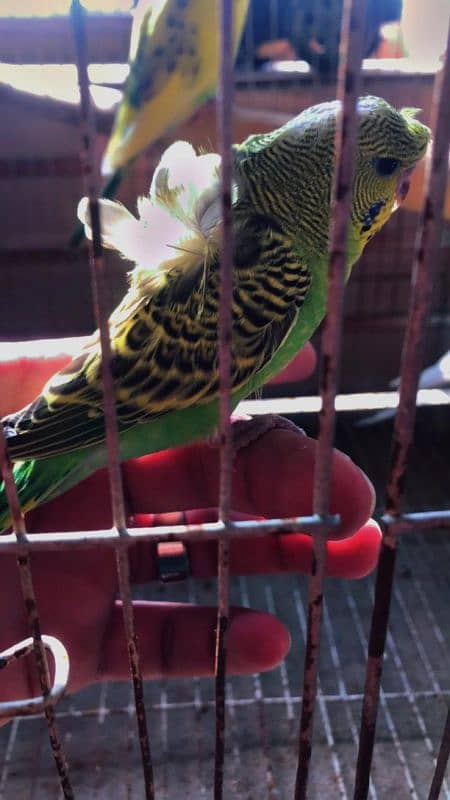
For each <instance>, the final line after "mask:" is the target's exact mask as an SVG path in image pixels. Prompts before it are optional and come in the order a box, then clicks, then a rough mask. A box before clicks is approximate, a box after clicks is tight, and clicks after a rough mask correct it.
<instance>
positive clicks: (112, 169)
mask: <svg viewBox="0 0 450 800" xmlns="http://www.w3.org/2000/svg"><path fill="white" fill-rule="evenodd" d="M219 2H220V0H141V2H140V3H139V5H138V7H137V9H136V11H135V18H134V22H133V27H132V32H131V43H130V53H129V63H130V73H129V75H128V78H127V80H126V82H125V86H124V90H123V97H122V100H121V102H120V105H119V107H118V109H117V113H116V118H115V121H114V125H113V129H112V132H111V136H110V138H109V141H108V144H107V146H106V150H105V153H104V155H103V160H102V173H103V175H105V176H108V180H107V182H106V184H105V186H104V188H103V190H102V197H106V198H112V197H115V195H116V193H117V189H118V187H119V185H120V183H121V181H122V177H123V174H124V172H125V171H126V169H127V167H128V166H129V164H130V163H131V162H132V161H133V160H134V159H135V158H136V156H138V155H139V153H141V152H142V150H144V149H145V148H146V147H149V146H150V145H151V144H152V142H155V141H156V140H157V139H159V138H160V137H161V136H163V135H164V134H166V133H168V132H169V131H171V130H173V129H174V128H176V127H177V126H178V125H180V124H181V123H182V122H184V120H186V119H188V118H189V117H190V116H191V115H192V114H193V113H194V111H196V110H197V109H198V108H199V107H200V106H201V105H203V103H205V102H206V101H207V100H210V99H211V98H213V97H214V96H215V94H216V92H217V85H218V79H219V54H220V46H219V39H218V31H219ZM248 4H249V0H233V43H234V55H235V56H236V53H237V50H238V47H239V42H240V40H241V35H242V30H243V27H244V24H245V18H246V16H247V9H248ZM82 239H83V228H82V226H81V225H79V226H77V227H76V230H75V232H74V234H73V235H72V237H71V240H70V244H71V245H72V246H77V245H79V244H80V242H81V240H82Z"/></svg>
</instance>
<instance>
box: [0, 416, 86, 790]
mask: <svg viewBox="0 0 450 800" xmlns="http://www.w3.org/2000/svg"><path fill="white" fill-rule="evenodd" d="M0 464H1V475H2V478H3V481H4V484H5V492H6V496H7V498H8V505H9V508H10V512H11V518H12V526H13V530H14V533H15V535H16V537H17V541H18V542H20V541H23V540H24V538H25V536H26V528H25V520H24V517H23V514H22V511H21V508H20V503H19V498H18V495H17V489H16V484H15V481H14V476H13V472H12V468H11V463H10V460H9V457H8V453H7V449H6V441H5V435H4V433H3V427H2V426H1V425H0ZM17 566H18V569H19V576H20V587H21V590H22V595H23V600H24V605H25V610H26V614H27V618H28V625H29V627H30V630H31V635H32V637H33V651H34V657H35V662H36V668H37V672H38V677H39V684H40V687H41V694H42V696H43V697H44V699H45V698H47V697H48V696H49V695H50V692H51V682H50V673H49V669H48V661H47V654H46V652H45V647H44V643H43V641H42V632H41V623H40V620H39V611H38V605H37V600H36V594H35V591H34V583H33V575H32V572H31V559H30V554H29V552H28V551H27V550H26V549H25V548H24V549H23V552H21V553H20V554H19V555H18V556H17ZM44 714H45V719H46V722H47V727H48V734H49V739H50V747H51V750H52V754H53V758H54V760H55V764H56V769H57V771H58V775H59V780H60V783H61V790H62V793H63V795H64V797H65V800H73V798H74V794H73V789H72V785H71V782H70V777H69V768H68V765H67V760H66V756H65V753H64V748H63V746H62V743H61V740H60V737H59V732H58V727H57V724H56V718H55V711H54V708H53V705H51V704H49V705H46V706H45V709H44Z"/></svg>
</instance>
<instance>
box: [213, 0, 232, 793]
mask: <svg viewBox="0 0 450 800" xmlns="http://www.w3.org/2000/svg"><path fill="white" fill-rule="evenodd" d="M216 2H219V6H220V14H219V20H220V74H219V90H218V101H219V102H218V110H217V128H218V138H219V143H220V153H221V156H222V173H221V212H222V238H221V250H220V294H219V322H218V326H219V330H218V337H219V341H218V347H219V414H220V416H219V430H220V490H219V491H220V495H219V519H220V520H221V521H222V522H228V520H229V516H230V503H231V468H232V440H231V420H230V415H231V397H230V395H231V323H232V317H231V302H232V292H233V228H232V177H233V162H232V153H231V145H232V104H233V2H232V0H216ZM228 582H229V543H228V542H227V541H225V540H223V539H220V540H219V546H218V614H217V630H216V652H215V675H216V683H215V699H216V743H215V760H214V800H221V798H222V797H223V772H224V756H225V683H226V660H227V649H226V634H227V628H228V611H229V588H228Z"/></svg>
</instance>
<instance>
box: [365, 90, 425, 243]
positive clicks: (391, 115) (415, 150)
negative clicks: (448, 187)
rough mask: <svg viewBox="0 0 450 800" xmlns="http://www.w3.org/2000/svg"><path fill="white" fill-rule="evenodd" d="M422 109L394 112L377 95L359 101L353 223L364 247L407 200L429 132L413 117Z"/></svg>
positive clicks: (393, 109) (406, 109)
mask: <svg viewBox="0 0 450 800" xmlns="http://www.w3.org/2000/svg"><path fill="white" fill-rule="evenodd" d="M418 111H419V109H413V108H404V109H402V110H401V111H396V109H395V108H393V107H392V106H390V105H389V103H386V101H385V100H381V99H380V98H378V97H363V98H361V99H360V100H359V103H358V113H359V117H360V126H359V135H358V149H357V155H356V161H355V172H354V177H353V208H352V222H353V225H354V230H355V234H356V235H357V236H358V237H359V238H360V240H361V244H362V246H364V244H365V243H366V242H367V241H368V240H369V239H371V238H372V237H373V236H374V235H375V234H376V233H377V232H378V231H379V230H380V228H381V227H382V226H383V225H384V223H385V222H386V221H387V220H388V219H389V217H390V215H391V213H392V212H393V211H394V210H395V209H396V208H397V207H398V206H399V205H400V204H401V202H402V200H404V199H405V197H406V195H407V193H408V189H409V179H410V175H411V172H412V171H413V169H414V167H415V166H416V164H417V162H418V161H420V159H421V158H422V157H423V156H424V155H425V151H426V148H427V145H428V143H429V141H430V130H429V128H427V127H426V125H423V124H422V123H421V122H419V121H418V120H417V119H416V118H415V116H416V114H417V113H418Z"/></svg>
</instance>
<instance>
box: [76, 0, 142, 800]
mask: <svg viewBox="0 0 450 800" xmlns="http://www.w3.org/2000/svg"><path fill="white" fill-rule="evenodd" d="M71 16H72V26H73V31H74V37H75V45H76V60H77V73H78V83H79V87H80V113H81V128H82V140H83V151H82V164H83V176H84V180H85V185H86V189H87V193H88V198H89V215H90V222H91V228H92V245H91V246H90V247H89V261H90V267H91V284H92V291H93V302H94V312H95V317H96V322H97V325H98V328H99V332H100V345H101V354H102V366H101V377H102V387H103V408H104V419H105V435H106V447H107V452H108V474H109V481H110V491H111V503H112V511H113V523H114V527H115V529H116V530H117V531H118V533H119V537H120V538H121V537H122V536H124V535H125V536H126V516H125V504H124V497H123V487H122V477H121V472H120V456H119V437H118V430H117V417H116V407H115V391H114V381H113V376H112V371H111V343H110V338H109V325H108V314H107V310H106V296H105V295H106V292H105V281H104V261H103V252H102V240H101V220H100V206H99V202H98V179H97V174H98V173H97V166H96V160H95V153H94V142H95V122H94V115H93V110H92V104H91V101H90V91H89V78H88V71H87V40H86V30H85V19H84V18H85V12H84V11H83V9H82V7H81V4H80V2H79V0H72V5H71ZM115 552H116V564H117V577H118V585H119V593H120V598H121V600H122V610H123V622H124V629H125V635H126V639H127V648H128V658H129V664H130V672H131V679H132V683H133V690H134V699H135V703H136V719H137V725H138V731H139V742H140V748H141V756H142V767H143V771H144V779H145V796H146V798H147V800H153V798H154V796H155V789H154V780H153V766H152V759H151V752H150V740H149V735H148V728H147V717H146V712H145V703H144V684H143V679H142V672H141V667H140V661H139V650H138V644H137V636H136V629H135V623H134V612H133V604H132V601H131V586H130V565H129V559H128V552H127V551H126V549H124V548H123V547H121V546H118V547H117V548H116V551H115Z"/></svg>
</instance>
